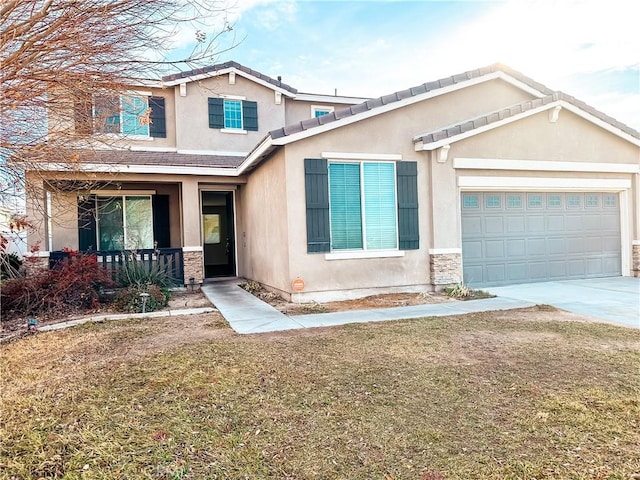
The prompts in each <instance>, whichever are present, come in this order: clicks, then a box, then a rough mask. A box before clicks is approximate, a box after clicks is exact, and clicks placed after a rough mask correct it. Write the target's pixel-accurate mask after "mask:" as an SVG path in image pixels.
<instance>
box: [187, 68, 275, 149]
mask: <svg viewBox="0 0 640 480" xmlns="http://www.w3.org/2000/svg"><path fill="white" fill-rule="evenodd" d="M235 78H236V83H235V85H231V84H229V75H223V76H220V77H213V78H209V79H205V80H202V81H200V82H191V83H189V84H187V95H186V96H185V97H181V96H180V94H179V87H176V90H175V102H176V115H177V118H179V119H180V122H179V124H178V125H177V130H176V139H177V142H176V146H177V148H178V149H184V150H215V151H224V152H245V153H246V152H249V151H250V150H251V149H252V148H253V147H254V146H255V145H256V144H257V143H258V141H259V140H260V139H261V138H262V137H264V136H265V135H266V134H267V132H269V131H270V130H274V129H276V128H279V127H282V125H284V118H285V117H284V99H283V101H282V103H281V104H280V105H276V103H275V95H274V91H273V90H272V89H270V88H267V87H264V86H262V85H259V84H257V83H255V82H252V81H250V80H247V79H245V78H243V77H241V76H240V75H236V77H235ZM220 95H235V96H243V97H246V99H247V100H249V101H254V102H258V131H257V132H251V131H249V132H247V133H246V134H240V133H223V132H221V131H220V130H219V129H213V128H209V110H208V108H209V107H208V102H207V99H208V98H209V97H219V96H220Z"/></svg>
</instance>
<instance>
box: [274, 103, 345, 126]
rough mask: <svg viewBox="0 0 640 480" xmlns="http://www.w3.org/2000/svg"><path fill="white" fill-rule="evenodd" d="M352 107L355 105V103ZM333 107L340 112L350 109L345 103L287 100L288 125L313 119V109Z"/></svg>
mask: <svg viewBox="0 0 640 480" xmlns="http://www.w3.org/2000/svg"><path fill="white" fill-rule="evenodd" d="M352 105H355V103H353V104H352ZM312 106H317V107H333V109H334V110H340V109H342V108H349V104H344V103H331V102H320V101H318V102H307V101H303V100H293V99H287V101H286V105H285V110H286V121H287V125H290V124H292V123H296V122H301V121H302V120H307V119H309V118H313V116H312V115H311V107H312Z"/></svg>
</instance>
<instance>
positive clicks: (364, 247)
mask: <svg viewBox="0 0 640 480" xmlns="http://www.w3.org/2000/svg"><path fill="white" fill-rule="evenodd" d="M331 163H336V164H341V163H353V164H357V165H359V166H360V218H361V220H362V222H361V228H362V249H361V250H347V251H345V250H333V249H332V250H331V253H329V254H327V255H332V254H334V253H337V252H345V253H347V252H350V253H351V254H352V255H353V253H354V252H374V253H375V252H381V253H383V252H398V251H402V250H400V229H399V228H398V212H397V210H396V215H395V221H396V225H395V228H396V247H395V248H387V249H378V250H376V249H368V248H367V220H366V205H365V202H364V201H363V199H364V180H363V178H364V164H365V163H387V162H384V161H378V160H361V161H356V160H340V159H335V160H328V164H327V169H328V167H329V164H331ZM396 168H397V167H396V164H395V162H393V178H394V189H393V202H394V205H398V182H397V178H398V177H397V174H396ZM329 188H331V178H330V177H329ZM329 227H330V228H329V233H330V237H331V236H332V235H331V233H332V231H331V195H329ZM329 245H330V247H331V248H333V238H330V240H329ZM375 256H376V255H374V257H375ZM383 256H394V255H383ZM397 256H403V255H397ZM374 257H367V256H365V257H360V256H356V257H353V256H349V257H346V258H374ZM325 258H326V259H327V260H335V259H338V258H327V257H326V256H325Z"/></svg>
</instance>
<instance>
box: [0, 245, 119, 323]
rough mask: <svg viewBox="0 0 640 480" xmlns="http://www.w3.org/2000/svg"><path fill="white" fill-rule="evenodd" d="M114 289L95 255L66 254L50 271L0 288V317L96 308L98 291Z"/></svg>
mask: <svg viewBox="0 0 640 480" xmlns="http://www.w3.org/2000/svg"><path fill="white" fill-rule="evenodd" d="M113 285H114V283H113V281H112V280H111V277H110V276H109V274H108V273H107V272H106V271H105V270H104V269H103V268H102V267H101V266H100V265H99V264H98V262H97V259H96V257H95V255H85V254H79V253H78V252H70V256H69V258H67V259H65V260H64V261H62V262H60V263H59V264H58V265H56V266H55V267H54V268H52V269H50V270H46V271H44V272H41V273H38V274H32V275H29V276H27V277H18V278H14V279H11V280H8V281H6V282H5V283H3V285H2V293H1V296H2V313H3V315H4V314H6V313H9V312H12V313H14V314H17V315H19V316H28V315H33V316H36V315H45V314H48V313H52V312H55V313H56V314H65V313H70V312H74V311H80V310H88V309H95V308H97V307H99V306H100V295H99V294H100V290H101V289H102V288H109V287H112V286H113Z"/></svg>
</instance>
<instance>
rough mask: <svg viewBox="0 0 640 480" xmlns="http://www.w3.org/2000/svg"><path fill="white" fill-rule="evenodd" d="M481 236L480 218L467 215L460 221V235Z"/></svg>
mask: <svg viewBox="0 0 640 480" xmlns="http://www.w3.org/2000/svg"><path fill="white" fill-rule="evenodd" d="M479 234H482V218H480V216H479V215H469V216H466V217H464V218H463V219H462V235H463V237H464V236H465V235H469V236H471V235H479Z"/></svg>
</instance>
